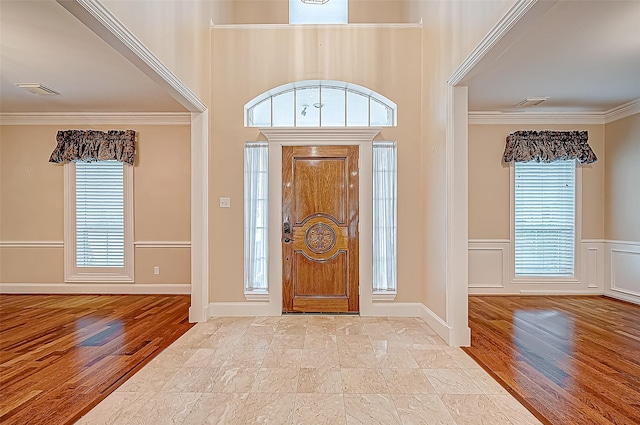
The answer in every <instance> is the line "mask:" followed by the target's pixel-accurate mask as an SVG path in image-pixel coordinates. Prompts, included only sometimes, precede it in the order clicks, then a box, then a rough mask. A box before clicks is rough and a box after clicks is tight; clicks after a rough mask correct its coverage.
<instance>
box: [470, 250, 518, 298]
mask: <svg viewBox="0 0 640 425" xmlns="http://www.w3.org/2000/svg"><path fill="white" fill-rule="evenodd" d="M510 244H511V242H510V241H509V240H504V239H495V240H486V239H483V240H469V292H472V291H480V290H482V289H487V288H493V289H492V290H504V288H506V287H507V286H508V285H509V252H510ZM474 251H495V252H498V253H499V256H500V257H499V263H500V264H499V266H498V268H497V270H492V267H495V264H491V262H489V261H487V259H483V260H484V261H483V262H480V263H478V262H472V261H471V260H472V257H473V254H474ZM478 264H480V267H481V269H480V270H478V269H474V268H472V265H473V266H474V267H477V266H478ZM496 273H498V274H499V275H500V280H499V281H498V282H495V283H485V284H472V280H474V279H480V280H485V281H489V282H491V281H492V277H488V276H487V274H488V275H489V276H491V275H492V274H496ZM483 277H484V279H483ZM472 278H473V279H472Z"/></svg>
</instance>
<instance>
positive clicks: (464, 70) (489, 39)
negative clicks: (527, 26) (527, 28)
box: [447, 0, 557, 86]
mask: <svg viewBox="0 0 640 425" xmlns="http://www.w3.org/2000/svg"><path fill="white" fill-rule="evenodd" d="M556 2H557V0H553V1H551V0H549V1H538V0H518V1H517V2H516V3H515V4H514V5H513V6H512V7H511V9H509V11H508V12H507V13H506V14H505V15H504V16H503V17H502V18H501V19H500V21H498V23H497V24H496V25H495V26H494V27H493V28H492V29H491V31H490V32H489V33H488V34H487V35H486V36H485V37H484V38H483V39H482V40H481V41H480V43H479V44H478V45H477V46H476V47H475V48H474V49H473V50H472V51H471V53H469V56H467V57H466V58H465V59H464V61H462V63H461V64H460V66H458V68H457V69H456V70H455V71H454V73H453V74H451V76H450V77H449V79H448V80H447V83H448V84H449V85H452V86H455V85H457V84H458V83H460V82H461V81H462V80H463V79H464V78H465V77H467V76H469V74H470V73H471V72H472V71H473V70H474V68H475V67H476V66H477V65H478V64H479V63H480V62H481V61H482V60H483V59H484V58H485V57H486V56H487V55H489V54H494V53H497V51H496V52H492V50H493V49H494V48H495V47H496V45H497V44H498V43H500V42H501V41H502V40H503V39H505V42H508V40H507V39H506V38H505V37H506V36H507V34H508V33H509V31H511V30H512V29H513V27H514V26H515V25H516V24H517V23H518V22H520V20H521V19H523V18H524V17H525V15H527V13H529V12H530V11H531V10H532V9H536V11H535V13H533V14H534V15H535V14H537V13H544V12H545V11H547V10H548V9H549V8H551V7H552V6H553V5H554V4H555V3H556Z"/></svg>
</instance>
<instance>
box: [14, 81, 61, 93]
mask: <svg viewBox="0 0 640 425" xmlns="http://www.w3.org/2000/svg"><path fill="white" fill-rule="evenodd" d="M16 86H18V87H20V88H21V89H25V90H29V92H31V93H32V94H39V95H47V94H60V93H58V92H57V91H55V90H53V89H50V88H49V87H47V86H43V85H42V84H40V83H16Z"/></svg>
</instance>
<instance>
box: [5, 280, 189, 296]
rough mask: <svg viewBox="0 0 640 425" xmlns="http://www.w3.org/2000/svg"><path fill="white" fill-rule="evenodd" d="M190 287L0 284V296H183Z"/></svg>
mask: <svg viewBox="0 0 640 425" xmlns="http://www.w3.org/2000/svg"><path fill="white" fill-rule="evenodd" d="M190 291H191V285H189V284H188V283H185V284H166V285H164V284H146V283H0V293H2V294H167V295H169V294H184V295H188V294H189V293H190Z"/></svg>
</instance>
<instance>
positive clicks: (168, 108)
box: [0, 0, 186, 113]
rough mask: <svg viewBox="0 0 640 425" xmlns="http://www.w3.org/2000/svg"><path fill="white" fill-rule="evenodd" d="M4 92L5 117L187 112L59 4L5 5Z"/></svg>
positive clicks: (4, 0)
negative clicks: (40, 89)
mask: <svg viewBox="0 0 640 425" xmlns="http://www.w3.org/2000/svg"><path fill="white" fill-rule="evenodd" d="M16 83H41V84H43V85H45V86H47V87H49V88H51V89H53V90H55V91H56V92H58V93H60V94H59V95H45V96H42V95H34V94H31V93H30V92H28V91H26V90H24V89H20V88H18V87H17V86H16V85H15V84H16ZM0 93H1V94H2V95H1V96H0V112H3V113H25V112H57V113H59V112H83V113H85V112H89V113H91V112H185V111H186V109H185V108H184V107H183V106H181V105H180V103H178V102H177V101H176V100H174V99H173V98H172V97H171V96H169V95H168V94H167V93H166V91H165V90H163V89H161V88H160V87H159V86H158V84H156V83H155V82H154V81H152V80H151V79H150V78H149V77H147V76H146V75H145V74H143V73H142V72H141V71H140V70H139V69H138V68H136V67H135V66H134V65H133V64H131V63H130V62H129V61H128V60H127V59H125V58H124V57H123V56H122V55H121V54H120V53H118V52H117V51H116V50H114V49H113V48H112V47H111V46H109V45H108V44H107V43H106V42H104V41H103V40H102V39H101V38H100V37H98V36H97V35H96V34H95V33H93V32H92V31H91V30H89V28H87V27H86V26H85V25H84V24H83V23H82V22H80V21H79V20H78V19H77V18H75V17H74V16H73V15H71V14H70V13H69V12H68V11H67V10H66V9H64V8H63V7H62V6H60V5H59V4H58V3H56V2H55V1H54V0H41V1H40V0H29V1H24V0H23V1H8V0H1V1H0Z"/></svg>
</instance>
